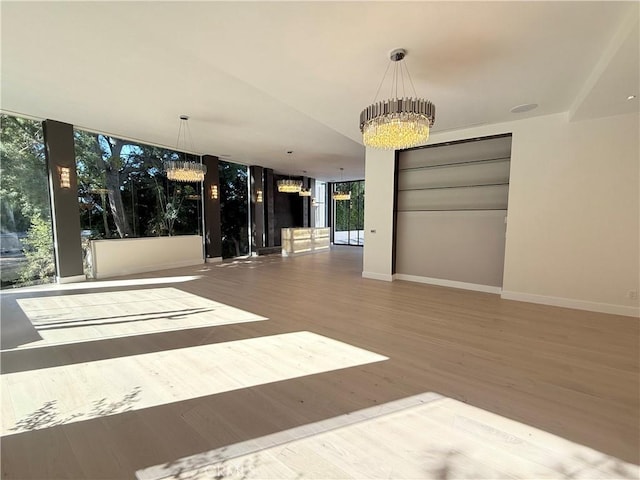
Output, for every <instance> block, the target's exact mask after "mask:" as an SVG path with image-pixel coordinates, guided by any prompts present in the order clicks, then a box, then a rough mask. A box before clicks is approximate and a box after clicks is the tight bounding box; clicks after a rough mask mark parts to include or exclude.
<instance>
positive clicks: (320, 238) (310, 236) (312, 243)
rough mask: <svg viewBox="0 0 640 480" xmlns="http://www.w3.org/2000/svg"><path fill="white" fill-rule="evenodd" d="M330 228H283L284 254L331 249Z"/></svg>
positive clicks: (284, 255)
mask: <svg viewBox="0 0 640 480" xmlns="http://www.w3.org/2000/svg"><path fill="white" fill-rule="evenodd" d="M329 235H330V231H329V228H283V229H282V256H283V257H287V256H290V255H296V254H300V253H312V252H318V251H323V250H329V243H330V242H329Z"/></svg>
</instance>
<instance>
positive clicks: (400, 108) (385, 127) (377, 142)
mask: <svg viewBox="0 0 640 480" xmlns="http://www.w3.org/2000/svg"><path fill="white" fill-rule="evenodd" d="M406 55H407V51H406V50H405V49H403V48H397V49H395V50H393V51H392V52H391V54H390V55H389V59H390V62H389V65H388V66H387V71H386V72H385V74H384V76H383V77H382V82H381V83H380V86H379V87H378V91H377V92H376V97H375V99H374V103H373V104H371V105H369V106H368V107H367V108H365V109H364V110H363V111H362V113H360V131H361V132H362V140H363V142H364V144H365V146H367V147H372V148H380V149H386V150H399V149H402V148H410V147H415V146H416V145H420V144H423V143H426V141H427V140H428V139H429V129H430V128H431V127H432V126H433V122H434V121H435V116H436V107H435V105H434V104H433V103H431V102H430V101H429V100H425V99H423V98H418V95H417V94H416V89H415V87H414V86H413V80H411V75H410V74H409V69H408V68H407V65H406V64H405V63H404V62H402V59H404V57H405V56H406ZM391 62H394V71H393V74H392V80H391V93H392V95H394V97H393V98H390V99H388V100H383V101H379V102H376V101H375V100H376V99H377V98H378V93H380V88H381V87H382V84H383V83H384V80H385V78H386V75H387V72H388V71H389V66H391ZM403 66H404V70H406V72H407V78H408V80H409V83H410V84H411V88H412V89H413V94H414V97H407V96H405V94H404V85H405V81H404V72H403V68H402V67H403ZM398 77H399V78H400V79H398ZM399 84H401V85H402V90H403V92H402V93H403V96H402V97H398V85H399Z"/></svg>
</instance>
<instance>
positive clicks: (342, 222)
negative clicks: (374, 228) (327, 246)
mask: <svg viewBox="0 0 640 480" xmlns="http://www.w3.org/2000/svg"><path fill="white" fill-rule="evenodd" d="M333 192H343V193H346V192H351V198H350V199H349V200H333V206H334V208H333V212H334V213H333V220H334V221H333V229H334V231H333V243H334V244H336V245H358V246H362V245H364V180H358V181H353V182H337V183H334V184H333Z"/></svg>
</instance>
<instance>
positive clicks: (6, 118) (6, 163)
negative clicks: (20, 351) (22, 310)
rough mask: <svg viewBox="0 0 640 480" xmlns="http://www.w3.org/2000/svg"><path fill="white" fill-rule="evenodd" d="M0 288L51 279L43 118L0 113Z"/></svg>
mask: <svg viewBox="0 0 640 480" xmlns="http://www.w3.org/2000/svg"><path fill="white" fill-rule="evenodd" d="M0 126H1V134H0V137H1V138H0V140H1V142H0V145H1V146H0V148H1V150H0V157H1V163H0V165H1V172H0V207H1V208H0V229H1V231H0V244H1V255H0V277H1V280H2V288H6V287H17V286H24V285H31V284H35V283H45V282H50V281H52V280H53V277H54V276H55V264H54V255H53V233H52V227H51V204H50V201H49V187H48V186H49V182H48V178H47V164H46V159H45V151H44V140H43V134H42V124H41V123H40V122H37V121H33V120H27V119H24V118H18V117H13V116H10V115H1V116H0Z"/></svg>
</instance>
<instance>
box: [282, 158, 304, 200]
mask: <svg viewBox="0 0 640 480" xmlns="http://www.w3.org/2000/svg"><path fill="white" fill-rule="evenodd" d="M292 153H293V152H292V151H291V150H289V151H288V152H287V155H289V157H290V158H291V166H292V167H293V157H292V156H291V154H292ZM277 185H278V191H279V192H282V193H300V191H301V190H302V180H294V179H293V178H291V176H289V178H282V179H280V180H278V182H277Z"/></svg>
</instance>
